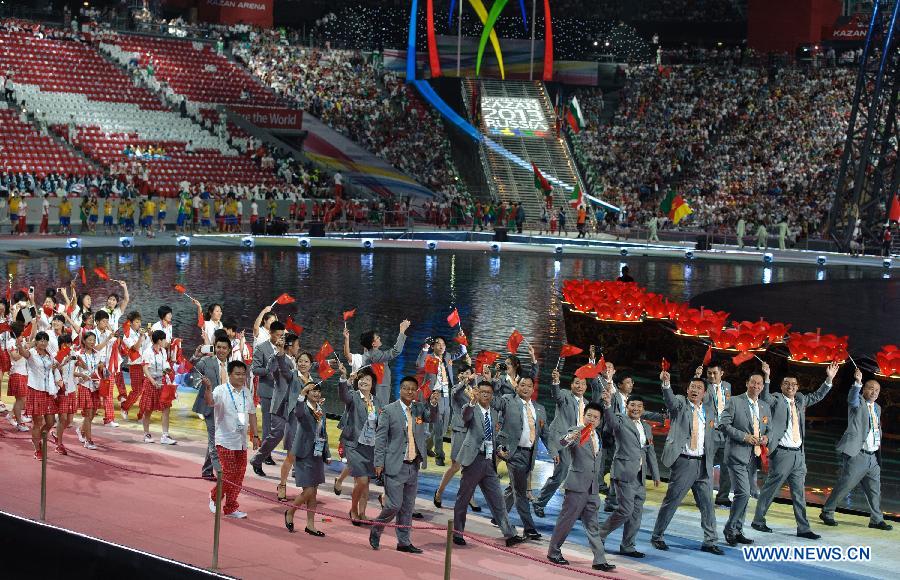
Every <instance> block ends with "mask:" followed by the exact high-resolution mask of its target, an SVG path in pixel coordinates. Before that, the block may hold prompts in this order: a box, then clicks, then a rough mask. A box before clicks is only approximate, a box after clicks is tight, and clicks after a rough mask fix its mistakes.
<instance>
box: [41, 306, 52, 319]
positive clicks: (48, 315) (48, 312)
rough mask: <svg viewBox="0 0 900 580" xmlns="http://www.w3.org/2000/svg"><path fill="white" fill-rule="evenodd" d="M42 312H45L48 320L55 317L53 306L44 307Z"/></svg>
mask: <svg viewBox="0 0 900 580" xmlns="http://www.w3.org/2000/svg"><path fill="white" fill-rule="evenodd" d="M42 310H43V311H44V314H46V315H47V318H50V317H51V316H53V307H52V306H44V307H43V308H42Z"/></svg>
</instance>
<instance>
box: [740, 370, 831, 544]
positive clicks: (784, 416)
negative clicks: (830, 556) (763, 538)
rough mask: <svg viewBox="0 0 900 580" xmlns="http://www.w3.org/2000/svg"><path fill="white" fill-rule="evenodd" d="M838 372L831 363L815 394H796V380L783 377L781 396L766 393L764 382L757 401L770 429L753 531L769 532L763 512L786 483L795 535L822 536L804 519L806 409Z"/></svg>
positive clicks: (820, 395)
mask: <svg viewBox="0 0 900 580" xmlns="http://www.w3.org/2000/svg"><path fill="white" fill-rule="evenodd" d="M768 370H769V368H768V365H766V364H765V363H763V372H764V373H766V374H767V376H768ZM837 372H838V365H837V364H835V363H832V364H830V365H828V368H827V369H826V371H825V373H826V377H825V382H824V383H823V384H822V386H821V387H819V388H818V389H817V390H816V391H815V392H814V393H810V394H808V395H807V394H804V393H798V392H797V386H798V384H797V379H796V378H795V377H792V376H786V377H784V379H782V381H781V392H780V393H774V394H770V393H769V382H768V381H766V384H765V387H763V392H762V395H760V398H761V399H762V400H763V401H765V402H766V403H768V404H769V407H770V408H771V410H772V424H771V425H770V426H769V440H770V441H771V443H772V444H771V445H769V474H768V476H767V477H766V482H765V483H764V484H763V487H762V490H761V491H760V494H759V500H758V501H757V502H756V515H755V516H754V517H753V524H752V526H753V529H754V530H758V531H760V532H771V531H772V529H771V528H770V527H769V526H767V525H766V512H767V511H769V506H771V505H772V502H773V501H774V500H775V496H776V495H778V492H779V491H781V486H782V485H784V481H785V480H787V482H788V486H789V488H790V490H791V502H792V503H793V505H794V519H795V520H796V521H797V536H799V537H801V538H807V539H809V540H818V539H819V538H820V537H821V536H819V534H816V533H815V532H813V531H812V530H811V529H810V527H809V520H808V519H807V518H806V452H805V447H804V445H803V441H804V440H805V439H806V408H807V407H811V406H812V405H815V404H816V403H818V402H819V401H821V400H822V399H824V398H825V395H827V394H828V392H829V391H830V390H831V382H832V381H833V380H834V376H835V375H836V374H837ZM791 404H793V405H794V407H795V408H796V413H797V425H796V426H797V434H798V436H797V437H796V439H795V438H794V435H793V426H792V419H791Z"/></svg>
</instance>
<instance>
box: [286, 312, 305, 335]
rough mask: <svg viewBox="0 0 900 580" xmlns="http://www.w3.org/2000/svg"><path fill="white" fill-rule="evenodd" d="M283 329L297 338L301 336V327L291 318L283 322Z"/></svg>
mask: <svg viewBox="0 0 900 580" xmlns="http://www.w3.org/2000/svg"><path fill="white" fill-rule="evenodd" d="M284 328H285V329H286V330H287V331H288V332H291V333H293V334H296V335H297V336H300V335H301V334H303V327H302V326H300V325H299V324H297V323H296V322H294V318H293V317H292V316H288V317H287V320H285V321H284Z"/></svg>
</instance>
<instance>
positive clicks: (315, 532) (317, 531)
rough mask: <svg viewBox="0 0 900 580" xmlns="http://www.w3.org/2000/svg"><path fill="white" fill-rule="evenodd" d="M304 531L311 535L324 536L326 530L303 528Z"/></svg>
mask: <svg viewBox="0 0 900 580" xmlns="http://www.w3.org/2000/svg"><path fill="white" fill-rule="evenodd" d="M303 531H304V532H306V533H307V534H309V535H310V536H316V537H317V538H324V537H325V532H321V531H319V530H311V529H309V528H303Z"/></svg>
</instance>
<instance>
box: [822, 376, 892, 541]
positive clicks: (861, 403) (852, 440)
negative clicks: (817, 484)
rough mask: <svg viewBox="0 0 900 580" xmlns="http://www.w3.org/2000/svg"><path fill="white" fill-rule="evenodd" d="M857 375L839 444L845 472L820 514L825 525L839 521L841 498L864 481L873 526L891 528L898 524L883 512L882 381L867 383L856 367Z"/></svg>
mask: <svg viewBox="0 0 900 580" xmlns="http://www.w3.org/2000/svg"><path fill="white" fill-rule="evenodd" d="M853 379H854V383H853V386H852V387H850V393H849V394H848V396H847V403H848V409H847V430H846V431H844V435H843V436H842V437H841V440H840V441H838V444H837V450H838V452H840V454H841V475H840V478H839V479H838V482H837V485H836V486H834V489H833V490H832V491H831V495H829V496H828V499H827V500H825V505H824V506H823V507H822V513H820V514H819V518H820V519H821V520H822V521H823V522H825V525H828V526H836V525H838V524H837V522H836V521H834V510H835V509H837V504H838V502H839V501H841V500H843V499H844V498H845V497H847V494H849V493H850V492H851V491H852V490H853V488H855V487H856V486H857V485H858V484H861V485H862V491H863V495H865V496H866V501H867V502H868V503H869V527H870V528H873V529H876V530H885V531H889V530H892V529H894V526H892V525H890V524H888V523H887V522H885V521H884V514H882V513H881V436H882V431H881V406H880V405H878V403H876V402H875V401H876V400H877V399H878V395H879V393H880V392H881V385H880V384H878V381H873V380H870V381H866V384H865V386H863V384H862V372H861V371H860V370H859V369H856V372H855V373H854V375H853ZM860 392H861V393H862V398H860Z"/></svg>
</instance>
